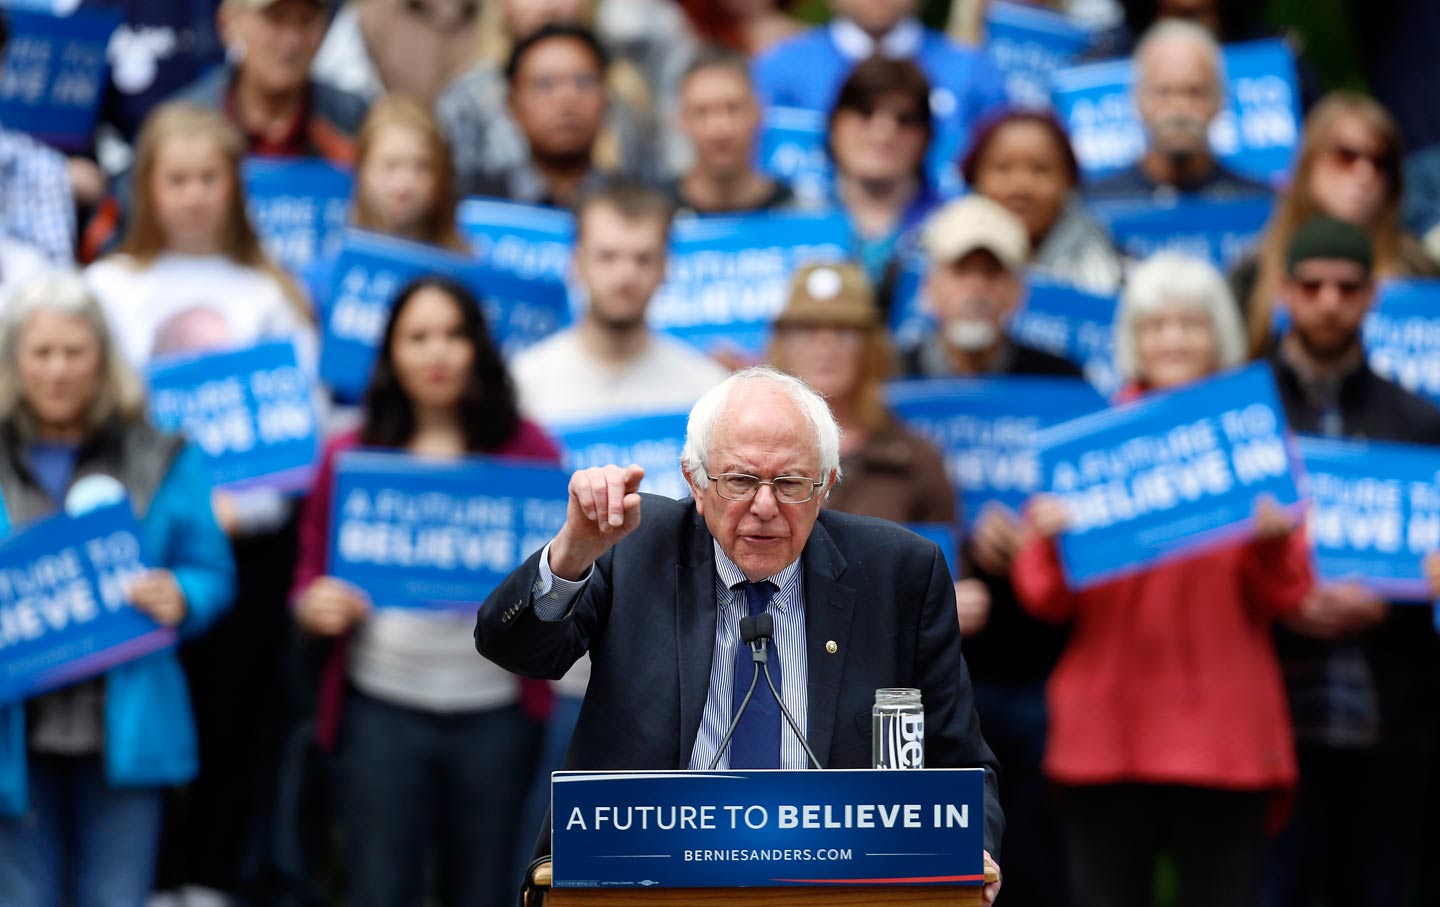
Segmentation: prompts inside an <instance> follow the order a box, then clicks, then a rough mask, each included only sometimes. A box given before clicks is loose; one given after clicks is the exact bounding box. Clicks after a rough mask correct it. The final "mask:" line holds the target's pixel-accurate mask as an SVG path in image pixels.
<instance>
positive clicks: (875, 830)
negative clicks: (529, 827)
mask: <svg viewBox="0 0 1440 907" xmlns="http://www.w3.org/2000/svg"><path fill="white" fill-rule="evenodd" d="M550 791H551V815H552V816H553V820H552V823H551V843H552V850H553V856H554V871H555V880H554V887H555V888H650V887H658V888H737V887H780V886H805V885H810V886H814V885H825V886H832V887H833V886H838V885H846V886H856V887H863V886H867V885H868V886H877V885H886V886H893V885H929V886H936V885H945V886H979V885H982V884H984V881H985V865H984V857H983V852H984V846H985V774H984V770H983V769H978V768H954V769H924V770H919V771H898V772H887V771H874V770H868V769H867V770H856V769H837V770H831V771H824V772H815V771H725V772H608V773H598V772H594V773H592V772H556V773H555V775H554V783H553V784H552V785H551V788H550Z"/></svg>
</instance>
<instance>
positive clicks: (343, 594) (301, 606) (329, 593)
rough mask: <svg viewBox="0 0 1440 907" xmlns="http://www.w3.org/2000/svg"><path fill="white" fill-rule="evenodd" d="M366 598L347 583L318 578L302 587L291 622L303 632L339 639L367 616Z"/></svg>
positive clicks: (367, 597)
mask: <svg viewBox="0 0 1440 907" xmlns="http://www.w3.org/2000/svg"><path fill="white" fill-rule="evenodd" d="M370 609H371V605H370V597H369V596H368V595H366V594H365V593H364V592H363V591H362V590H360V589H357V588H356V587H355V586H353V585H351V584H350V583H347V582H345V581H344V580H341V579H336V578H335V577H333V576H322V577H319V578H318V579H316V580H315V581H314V582H313V583H311V584H310V585H309V586H307V587H306V588H305V591H304V592H303V593H301V595H300V601H299V602H298V603H297V605H296V608H295V619H296V620H297V621H299V623H300V626H301V627H302V628H304V630H305V631H306V632H307V633H312V634H314V635H316V636H341V635H343V634H345V633H348V632H349V631H350V628H351V627H353V626H355V625H356V624H357V623H359V622H360V621H362V620H364V619H365V618H366V617H368V616H369V614H370Z"/></svg>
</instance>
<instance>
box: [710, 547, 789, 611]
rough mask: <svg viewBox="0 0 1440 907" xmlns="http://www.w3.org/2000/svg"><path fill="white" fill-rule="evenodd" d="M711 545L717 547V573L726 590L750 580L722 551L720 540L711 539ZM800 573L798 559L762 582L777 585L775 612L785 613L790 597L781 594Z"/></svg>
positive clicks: (773, 602) (772, 600) (774, 603)
mask: <svg viewBox="0 0 1440 907" xmlns="http://www.w3.org/2000/svg"><path fill="white" fill-rule="evenodd" d="M710 543H711V544H712V545H714V546H715V573H716V574H717V575H718V576H719V577H720V582H722V583H724V584H725V588H727V589H734V588H735V587H736V586H737V585H738V584H740V583H743V582H745V581H746V580H748V579H749V577H747V576H746V575H745V571H744V570H741V569H740V568H739V567H738V566H736V565H735V562H734V561H732V560H730V558H729V557H727V556H726V554H725V552H724V551H722V550H721V549H720V542H719V540H718V539H711V540H710ZM799 571H800V559H799V558H798V557H797V558H796V559H795V560H793V561H791V562H790V566H788V567H786V568H785V569H784V570H781V571H780V572H779V573H776V574H775V575H773V576H767V577H765V580H762V582H765V581H769V582H772V583H774V584H775V590H776V594H775V596H774V597H773V598H772V599H771V604H773V605H774V606H775V610H776V611H779V612H780V613H781V614H784V613H785V606H786V604H787V601H788V599H789V596H787V595H781V594H780V593H781V592H782V591H784V590H785V589H787V588H789V586H790V584H791V583H792V582H794V581H795V578H796V576H795V575H796V574H797V573H799Z"/></svg>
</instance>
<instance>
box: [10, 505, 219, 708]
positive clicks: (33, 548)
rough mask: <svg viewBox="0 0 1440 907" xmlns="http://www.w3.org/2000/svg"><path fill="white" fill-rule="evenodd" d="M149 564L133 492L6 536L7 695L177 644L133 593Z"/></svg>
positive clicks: (48, 686) (14, 697)
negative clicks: (129, 594)
mask: <svg viewBox="0 0 1440 907" xmlns="http://www.w3.org/2000/svg"><path fill="white" fill-rule="evenodd" d="M206 505H207V506H208V502H206ZM144 572H145V564H144V562H143V561H142V559H141V553H140V526H139V524H138V523H137V522H136V521H135V515H134V513H133V512H132V511H131V509H130V502H129V501H128V500H126V501H122V502H121V503H118V504H112V505H110V506H107V507H102V508H99V509H96V510H92V511H90V512H89V513H87V514H85V515H83V516H78V517H71V516H66V515H64V514H61V515H58V516H54V517H51V518H50V519H47V520H42V521H40V522H38V523H35V524H33V525H31V526H29V527H27V528H26V529H25V530H24V531H22V532H20V533H17V534H16V535H12V536H10V537H9V538H7V539H5V540H4V541H3V542H0V703H7V702H15V701H18V700H21V699H26V698H28V697H30V696H34V695H36V694H39V693H44V692H46V691H48V690H53V689H56V688H58V687H62V686H65V685H66V684H70V683H74V682H76V681H79V680H84V679H86V678H88V677H94V676H96V675H98V674H102V673H104V672H105V671H107V670H109V669H110V668H112V667H114V666H116V665H118V664H123V663H125V662H127V661H133V660H134V659H136V658H139V657H141V656H142V655H148V654H150V653H151V652H155V651H157V650H159V649H163V648H165V647H167V646H170V645H173V644H174V642H175V631H174V630H172V629H169V628H166V627H161V626H160V625H159V624H157V623H156V622H155V621H153V620H151V619H150V618H149V617H148V616H147V615H145V614H143V613H142V612H140V611H137V610H136V609H135V608H133V607H131V606H130V604H129V602H128V601H126V594H125V589H126V587H127V586H128V584H129V582H130V580H131V579H133V578H134V577H136V576H138V575H139V574H141V573H144Z"/></svg>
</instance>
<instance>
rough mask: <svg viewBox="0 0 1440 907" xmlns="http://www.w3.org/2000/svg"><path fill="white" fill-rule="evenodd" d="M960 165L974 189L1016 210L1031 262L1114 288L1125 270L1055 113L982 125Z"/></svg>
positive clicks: (1015, 115)
mask: <svg viewBox="0 0 1440 907" xmlns="http://www.w3.org/2000/svg"><path fill="white" fill-rule="evenodd" d="M960 172H961V173H963V174H964V176H965V182H966V184H967V185H969V186H970V188H971V189H973V190H974V191H976V192H978V193H980V194H981V195H985V196H988V197H990V198H991V199H993V200H994V201H996V202H999V203H1000V204H1001V205H1003V206H1005V207H1006V208H1008V209H1009V210H1010V212H1011V213H1012V214H1014V215H1015V216H1016V217H1018V218H1020V220H1021V221H1022V222H1023V223H1024V224H1025V229H1026V231H1027V232H1028V233H1029V234H1030V249H1031V253H1030V265H1031V267H1033V268H1035V269H1036V270H1037V271H1041V272H1044V273H1045V274H1047V275H1049V276H1051V277H1053V278H1055V279H1056V280H1059V281H1062V282H1064V283H1068V284H1073V285H1074V286H1076V287H1079V288H1080V289H1082V290H1086V291H1088V292H1091V293H1102V294H1103V293H1114V292H1116V291H1118V290H1119V289H1120V280H1121V277H1122V276H1123V272H1122V269H1121V264H1120V253H1119V251H1117V250H1116V248H1115V244H1114V242H1113V241H1112V240H1111V238H1110V236H1109V234H1107V233H1106V232H1105V229H1104V228H1103V227H1101V226H1100V225H1099V224H1098V223H1096V222H1095V220H1094V219H1093V218H1091V217H1090V215H1088V214H1087V213H1085V208H1084V205H1083V204H1082V203H1081V200H1080V195H1079V192H1078V191H1077V190H1078V188H1079V185H1080V165H1079V163H1078V162H1077V161H1076V159H1075V150H1074V149H1073V148H1072V147H1071V146H1070V138H1069V136H1067V135H1066V134H1065V129H1064V127H1063V126H1061V125H1060V123H1059V121H1057V120H1056V119H1055V117H1054V116H1053V115H1051V114H1049V113H1044V112H1041V111H1034V110H1007V111H1005V112H1003V113H1001V114H999V115H998V116H996V117H995V118H994V119H991V120H988V121H986V122H985V123H984V124H983V125H982V126H981V127H980V128H979V129H978V130H976V132H975V138H974V141H972V142H971V144H970V150H969V152H967V153H966V155H965V159H964V160H963V161H962V162H961V165H960Z"/></svg>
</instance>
